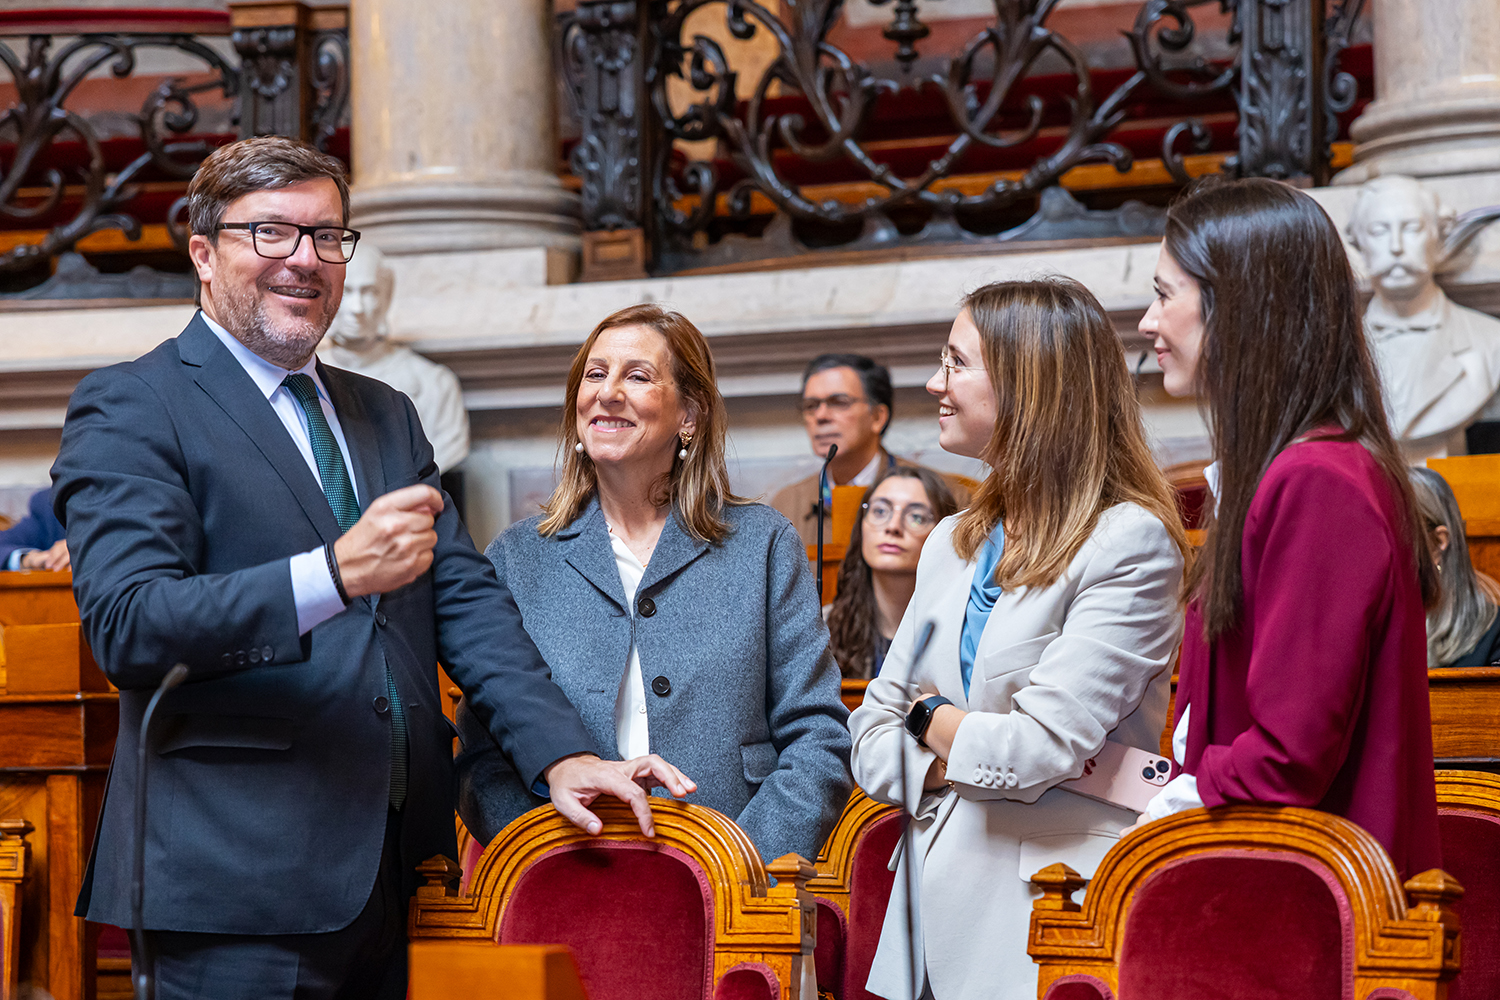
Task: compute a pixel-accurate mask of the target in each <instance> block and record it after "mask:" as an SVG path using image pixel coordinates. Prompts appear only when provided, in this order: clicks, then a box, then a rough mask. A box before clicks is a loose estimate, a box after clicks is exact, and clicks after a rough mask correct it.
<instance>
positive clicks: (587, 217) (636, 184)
mask: <svg viewBox="0 0 1500 1000" xmlns="http://www.w3.org/2000/svg"><path fill="white" fill-rule="evenodd" d="M648 6H649V5H648V4H646V3H644V2H642V3H637V2H635V0H607V2H587V0H586V2H584V3H580V4H579V5H578V10H577V12H576V13H575V14H573V15H572V16H571V17H569V18H567V19H566V20H565V21H564V22H563V37H562V70H563V76H564V78H565V79H566V80H567V82H568V87H569V89H570V90H571V91H572V93H573V99H574V103H575V104H576V106H577V108H578V111H579V114H580V116H581V117H582V119H583V135H582V137H581V138H580V139H579V142H578V144H577V145H576V146H574V147H573V152H572V154H571V157H570V159H569V166H570V167H571V169H572V171H573V175H574V176H575V177H578V178H579V179H580V180H581V181H582V182H583V188H582V192H581V201H582V203H583V218H584V225H585V227H586V228H587V229H589V230H596V231H597V230H614V229H635V228H642V227H644V226H645V225H646V224H647V219H646V202H645V200H644V191H645V185H644V184H643V183H642V177H643V176H644V175H645V173H646V164H647V163H649V162H650V158H651V147H650V143H649V134H648V133H649V129H648V127H647V119H646V114H647V111H648V105H647V99H646V91H645V80H646V77H647V71H646V59H647V44H648V42H647V38H646V33H645V31H644V27H645V23H646V17H645V14H646V12H647V8H648Z"/></svg>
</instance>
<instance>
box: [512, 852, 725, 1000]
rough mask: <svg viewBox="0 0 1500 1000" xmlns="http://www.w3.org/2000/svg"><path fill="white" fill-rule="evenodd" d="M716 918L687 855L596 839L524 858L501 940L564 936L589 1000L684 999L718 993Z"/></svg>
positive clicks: (704, 880) (546, 940)
mask: <svg viewBox="0 0 1500 1000" xmlns="http://www.w3.org/2000/svg"><path fill="white" fill-rule="evenodd" d="M713 925H714V915H713V893H712V891H711V890H710V889H709V886H708V877H707V875H705V874H704V872H703V869H702V868H701V867H699V866H698V865H697V864H696V863H695V862H694V861H693V860H692V859H691V858H689V857H687V856H686V855H685V854H683V853H682V852H681V851H677V850H673V849H672V848H669V847H657V846H656V845H652V844H648V843H642V842H640V841H633V842H631V841H606V840H598V841H593V842H592V843H589V844H570V845H568V846H565V847H559V848H557V849H555V850H553V851H551V852H549V853H548V854H547V855H545V856H544V857H542V858H541V859H539V860H538V861H536V862H534V863H533V864H532V865H531V866H530V867H529V868H527V869H526V871H525V872H524V873H523V874H522V875H521V877H520V880H519V881H518V882H517V883H516V885H515V888H514V889H512V890H511V896H510V902H509V905H508V906H507V907H506V909H505V916H504V918H503V919H502V920H501V923H500V934H499V938H498V940H499V942H500V943H501V944H565V945H567V946H568V947H569V948H571V949H573V958H574V960H575V961H576V962H577V963H578V973H579V976H580V977H581V978H582V980H583V985H584V989H585V990H587V991H588V996H589V1000H678V998H683V997H708V996H711V995H712V985H713V983H712V978H711V974H712V972H713V936H712V929H713ZM667 956H670V958H671V960H670V961H663V959H664V958H665V957H667Z"/></svg>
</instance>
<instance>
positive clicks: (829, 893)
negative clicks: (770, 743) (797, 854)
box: [808, 791, 905, 1000]
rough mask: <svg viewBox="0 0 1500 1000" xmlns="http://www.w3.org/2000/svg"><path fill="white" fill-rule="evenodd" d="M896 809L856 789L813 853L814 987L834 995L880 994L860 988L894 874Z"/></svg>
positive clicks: (854, 998)
mask: <svg viewBox="0 0 1500 1000" xmlns="http://www.w3.org/2000/svg"><path fill="white" fill-rule="evenodd" d="M904 826H905V823H904V820H903V818H902V815H901V812H900V810H898V809H897V808H896V807H895V806H885V805H881V804H880V803H878V802H875V801H874V800H873V799H870V798H869V797H867V796H866V795H865V794H864V793H863V792H860V791H855V792H854V794H852V795H851V796H850V797H849V802H848V804H847V805H846V806H845V807H844V813H843V815H842V816H840V817H839V822H838V824H837V825H836V826H835V827H834V829H833V832H832V833H831V834H829V836H828V843H826V844H825V845H823V850H822V851H820V852H819V854H818V860H817V863H816V867H817V870H818V876H817V877H816V878H815V879H813V880H812V882H810V883H809V884H808V888H809V889H810V890H811V891H812V892H813V894H814V895H815V896H816V897H817V901H818V946H817V950H816V952H815V953H814V954H815V957H816V960H817V973H818V989H819V991H821V992H824V993H827V994H830V995H831V996H833V997H835V998H837V1000H879V998H877V997H876V996H875V995H874V994H873V993H870V992H868V991H867V990H866V989H865V980H867V979H869V977H870V966H871V965H872V964H873V963H874V961H875V949H876V947H877V946H878V945H879V943H880V929H881V927H882V926H883V925H884V923H885V910H886V906H887V904H888V903H889V902H890V899H891V886H892V885H894V884H895V881H896V874H895V872H892V871H891V870H890V869H889V867H888V866H889V865H890V860H891V855H892V854H893V853H894V852H895V850H896V844H897V842H898V841H900V839H901V831H902V829H903V828H904Z"/></svg>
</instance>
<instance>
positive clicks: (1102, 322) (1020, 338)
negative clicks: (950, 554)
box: [953, 278, 1187, 590]
mask: <svg viewBox="0 0 1500 1000" xmlns="http://www.w3.org/2000/svg"><path fill="white" fill-rule="evenodd" d="M964 309H965V310H967V311H968V314H969V318H970V319H971V320H972V321H973V323H974V325H975V327H977V328H978V330H979V336H980V341H981V343H982V344H983V353H984V367H985V371H986V373H987V375H988V377H989V380H990V385H991V386H992V387H993V388H994V391H995V403H996V412H995V432H994V434H993V435H991V437H990V441H989V444H988V445H987V446H986V447H985V450H984V453H983V454H982V455H980V458H982V459H984V461H985V462H986V463H988V464H989V466H990V468H991V470H992V471H991V472H990V474H989V476H988V477H987V478H986V479H985V480H984V482H982V483H980V484H979V488H978V490H976V491H975V493H974V497H973V501H972V502H971V503H970V505H969V509H968V510H966V511H965V512H964V513H963V514H961V515H960V516H959V521H958V524H957V525H956V526H955V528H954V531H953V547H954V548H955V549H956V550H957V552H958V554H959V555H961V556H963V557H964V558H965V559H973V558H974V557H975V554H976V553H977V552H978V551H979V547H980V546H981V545H983V544H984V541H985V539H986V538H987V537H989V534H990V532H992V531H993V530H994V529H995V525H996V524H999V523H1001V522H1002V521H1003V522H1004V524H1005V551H1004V554H1003V555H1002V556H1001V558H1000V565H999V566H997V567H996V568H995V581H996V582H997V583H998V584H1000V586H1001V587H1004V588H1005V589H1007V590H1009V589H1013V588H1017V587H1046V586H1050V585H1051V584H1052V583H1054V582H1056V580H1057V578H1058V577H1059V576H1061V575H1062V572H1063V570H1064V569H1066V568H1067V566H1068V563H1069V562H1071V561H1072V559H1073V557H1074V556H1075V555H1077V554H1078V550H1079V548H1081V547H1082V546H1083V543H1084V542H1085V541H1087V540H1088V537H1089V536H1090V535H1091V534H1092V533H1093V531H1094V527H1095V525H1096V524H1097V523H1098V521H1099V515H1100V514H1102V513H1104V511H1106V510H1108V509H1109V508H1110V507H1113V506H1115V505H1116V504H1120V503H1136V504H1139V505H1140V506H1142V507H1144V508H1145V509H1146V510H1148V511H1150V512H1151V513H1153V514H1155V515H1156V516H1157V517H1158V518H1159V519H1160V520H1161V522H1162V524H1163V525H1165V526H1166V529H1167V532H1168V533H1169V534H1170V535H1171V536H1172V541H1173V542H1175V543H1176V545H1177V548H1178V550H1179V551H1181V552H1183V553H1186V551H1187V536H1186V534H1185V533H1184V532H1183V528H1182V521H1181V518H1180V516H1179V514H1178V512H1177V502H1176V498H1175V496H1174V494H1173V492H1172V488H1171V487H1170V486H1168V485H1167V481H1166V478H1165V477H1164V476H1163V475H1162V473H1161V470H1160V469H1158V468H1157V465H1156V462H1155V461H1154V460H1153V459H1152V458H1151V452H1150V450H1149V449H1148V448H1147V447H1146V435H1145V431H1144V429H1143V428H1142V426H1141V410H1140V404H1139V403H1138V402H1137V400H1136V395H1135V386H1134V384H1133V383H1132V382H1131V379H1130V373H1129V371H1128V370H1127V369H1126V367H1125V355H1124V352H1123V351H1122V350H1121V348H1120V340H1119V337H1118V335H1117V334H1116V333H1115V330H1114V326H1113V325H1112V324H1111V323H1110V321H1109V317H1108V316H1106V315H1105V312H1104V309H1103V307H1102V306H1100V305H1099V302H1098V300H1097V299H1095V298H1094V296H1093V295H1092V294H1090V292H1089V290H1088V289H1086V288H1084V287H1083V286H1082V285H1081V284H1079V283H1078V282H1076V281H1073V280H1071V279H1068V278H1048V279H1045V280H1040V281H1002V282H996V283H994V284H990V285H985V286H984V287H983V288H980V289H977V290H976V291H974V292H971V293H970V294H969V295H968V296H967V297H966V298H965V299H964Z"/></svg>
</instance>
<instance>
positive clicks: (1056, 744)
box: [849, 504, 1182, 1000]
mask: <svg viewBox="0 0 1500 1000" xmlns="http://www.w3.org/2000/svg"><path fill="white" fill-rule="evenodd" d="M955 523H956V517H950V518H947V519H946V520H944V521H943V522H942V523H941V524H939V525H938V526H937V527H936V528H935V529H934V530H933V532H932V535H931V536H930V537H929V538H928V540H927V544H926V545H925V546H924V547H923V550H922V558H921V561H920V563H919V564H918V567H917V587H916V592H915V594H914V595H913V596H912V600H911V603H910V604H909V605H908V606H907V609H906V615H905V617H904V618H903V619H902V621H901V627H900V628H899V629H898V630H897V632H896V637H895V639H894V641H893V642H892V644H891V650H890V652H889V653H888V654H887V656H886V660H885V665H884V667H882V669H881V672H880V676H879V677H878V678H876V679H875V680H873V681H872V682H871V683H870V686H869V688H868V690H867V691H866V693H865V700H864V703H863V704H862V705H861V706H860V707H859V708H858V709H856V710H855V712H854V714H853V716H851V718H850V720H849V726H850V729H851V731H852V733H853V736H854V751H853V769H854V779H855V781H856V782H858V783H859V786H860V787H861V788H863V789H864V790H865V792H866V793H868V794H869V795H870V796H871V797H873V798H875V799H878V800H879V801H881V802H889V803H894V804H898V805H903V806H904V807H905V808H907V809H908V811H911V812H913V813H914V816H915V819H914V820H913V824H912V826H913V832H914V851H913V853H914V855H915V857H916V858H917V861H918V863H917V866H916V870H915V872H913V873H912V875H911V877H912V878H913V879H914V881H915V882H916V883H917V884H918V886H919V890H918V894H919V899H920V906H918V907H915V908H914V910H915V912H914V915H913V923H914V926H915V929H916V934H915V938H916V941H917V965H916V970H918V971H916V972H913V970H912V969H911V967H910V964H909V961H908V957H907V956H908V954H909V950H908V944H907V940H908V939H907V937H906V926H907V921H906V916H905V913H904V911H905V909H906V906H907V903H906V900H907V892H906V885H907V878H908V872H907V859H905V858H901V857H900V854H901V851H900V849H899V848H898V850H897V852H896V853H897V857H893V858H892V859H891V863H892V866H893V867H896V868H897V875H896V883H895V887H894V889H893V891H892V893H891V902H890V906H889V908H888V909H887V911H886V918H885V925H884V928H883V930H882V932H881V938H880V945H879V948H878V950H877V952H876V956H875V962H874V965H873V966H872V968H871V970H870V978H869V982H868V987H867V988H868V989H869V990H870V991H871V992H872V993H875V994H877V995H879V996H883V997H889V998H891V1000H912V998H914V997H916V996H920V994H921V989H922V985H923V974H924V973H923V970H925V977H926V979H927V980H928V981H929V982H930V984H931V988H932V993H933V996H934V997H935V998H936V1000H971V998H972V1000H979V998H984V1000H1008V998H1015V1000H1023V998H1024V1000H1035V997H1036V984H1037V976H1036V968H1035V966H1034V965H1033V964H1032V962H1031V959H1030V957H1029V956H1028V955H1027V954H1026V941H1027V935H1028V931H1029V927H1030V920H1031V903H1032V900H1033V899H1034V898H1035V897H1036V896H1038V895H1040V894H1039V893H1033V891H1032V888H1031V885H1030V882H1029V879H1030V877H1031V876H1032V875H1033V874H1034V873H1036V872H1037V871H1038V870H1040V869H1041V868H1044V867H1046V866H1047V865H1049V864H1052V863H1054V862H1057V861H1062V862H1065V863H1066V864H1068V865H1070V866H1071V867H1072V868H1074V869H1076V870H1077V871H1078V872H1080V873H1081V874H1083V875H1085V876H1092V875H1093V873H1094V869H1095V867H1096V866H1097V864H1098V862H1099V860H1100V859H1101V858H1102V857H1103V856H1104V854H1105V852H1106V851H1108V850H1109V848H1110V846H1111V845H1113V844H1114V843H1115V841H1117V840H1118V839H1119V834H1120V831H1121V830H1122V829H1124V828H1125V827H1127V826H1129V825H1131V824H1132V823H1134V822H1135V820H1136V814H1135V813H1133V812H1130V811H1128V810H1124V809H1118V808H1115V807H1113V806H1109V805H1105V804H1103V803H1100V802H1095V801H1093V800H1091V799H1087V798H1084V797H1083V796H1081V795H1076V794H1074V793H1072V792H1070V791H1067V790H1065V789H1061V788H1055V787H1053V786H1055V785H1056V784H1057V783H1058V782H1060V781H1065V780H1067V779H1069V778H1075V777H1077V776H1079V775H1080V774H1082V773H1083V765H1084V761H1085V760H1087V759H1088V758H1089V757H1091V756H1092V755H1093V754H1095V753H1097V752H1098V750H1099V749H1100V747H1102V746H1103V745H1104V741H1105V738H1106V737H1109V738H1111V739H1113V740H1115V741H1116V742H1119V743H1125V744H1128V745H1130V746H1135V747H1139V748H1141V749H1143V750H1151V751H1154V750H1156V749H1157V748H1158V746H1159V742H1160V738H1161V732H1162V726H1163V725H1164V723H1165V721H1166V714H1167V701H1168V698H1169V695H1170V673H1171V672H1170V670H1169V669H1168V666H1169V661H1170V660H1171V657H1172V655H1173V652H1174V650H1175V649H1176V648H1177V644H1178V641H1179V639H1180V638H1181V633H1182V614H1181V612H1180V610H1179V606H1178V588H1179V585H1180V582H1181V577H1182V555H1181V553H1179V552H1178V551H1177V547H1176V546H1175V545H1173V544H1172V541H1171V537H1170V536H1169V535H1168V534H1167V530H1166V528H1165V527H1164V526H1163V525H1162V523H1161V522H1160V521H1159V520H1158V519H1157V518H1156V517H1155V516H1154V515H1152V514H1150V513H1148V512H1147V511H1146V510H1145V509H1143V508H1141V507H1139V506H1137V505H1135V504H1120V505H1118V506H1116V507H1113V508H1111V509H1110V510H1108V511H1106V512H1105V513H1104V514H1103V515H1102V516H1101V517H1100V518H1099V523H1098V525H1097V526H1096V527H1095V529H1094V532H1093V534H1092V535H1090V536H1089V539H1088V541H1086V542H1085V543H1084V544H1083V546H1082V547H1081V548H1080V549H1079V550H1078V554H1077V555H1076V556H1075V557H1074V558H1073V560H1072V562H1071V563H1069V564H1068V567H1067V569H1066V570H1065V571H1064V572H1063V574H1062V576H1060V577H1059V578H1058V580H1057V581H1056V582H1055V583H1054V584H1053V585H1052V586H1050V587H1047V588H1045V589H1030V590H1028V589H1026V588H1020V589H1017V590H1014V591H1007V592H1005V593H1004V594H1002V595H1001V597H1000V599H999V600H998V601H997V602H996V604H995V608H994V611H993V612H992V613H991V614H990V619H989V622H988V624H987V625H986V626H985V630H984V634H983V636H982V637H981V638H980V641H979V648H978V652H977V655H976V656H975V663H974V673H973V678H972V682H971V686H970V694H969V697H967V698H965V697H964V690H963V681H962V679H961V676H960V673H959V665H958V647H959V637H960V635H961V634H962V632H963V623H964V612H965V610H966V608H967V607H968V599H969V587H970V584H971V583H972V582H973V578H974V563H973V562H966V561H965V560H963V559H961V558H959V556H958V554H957V553H956V552H954V550H953V543H952V533H953V527H954V524H955ZM928 622H931V623H932V624H933V625H934V630H933V634H932V639H931V642H930V644H929V645H928V647H927V649H926V651H925V653H924V654H923V656H922V657H921V660H920V662H919V663H915V664H914V663H913V662H912V656H913V653H914V649H913V647H914V645H915V643H916V638H917V636H918V635H919V634H920V633H921V632H922V630H923V627H924V626H925V625H926V624H927V623H928ZM928 694H940V695H943V696H944V697H946V698H948V699H950V700H952V702H953V703H954V704H955V705H957V706H958V707H960V708H963V709H965V710H966V711H968V712H969V713H970V714H969V715H968V716H967V717H966V718H965V719H964V720H963V722H962V723H961V724H960V725H959V727H958V734H957V737H956V738H955V739H954V742H953V753H952V756H951V757H950V759H949V761H948V778H949V780H950V781H951V782H953V785H952V786H951V787H949V788H944V789H943V790H942V791H941V792H936V793H928V794H925V795H924V794H923V792H922V779H923V777H924V776H925V775H926V773H927V769H928V767H929V765H931V763H932V761H933V760H934V754H933V753H932V752H931V751H930V750H926V749H924V748H922V747H920V746H918V745H917V743H916V741H915V740H914V739H912V738H911V736H910V735H909V734H908V733H907V732H906V730H905V725H904V723H905V717H906V711H907V708H908V706H910V704H911V702H912V701H913V699H915V698H916V697H918V696H919V695H928ZM903 756H904V758H905V765H906V766H905V773H904V780H905V791H904V794H903V785H902V781H903V773H902V767H901V761H902V759H903ZM914 803H915V804H916V808H915V809H914V810H913V809H912V804H914Z"/></svg>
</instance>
